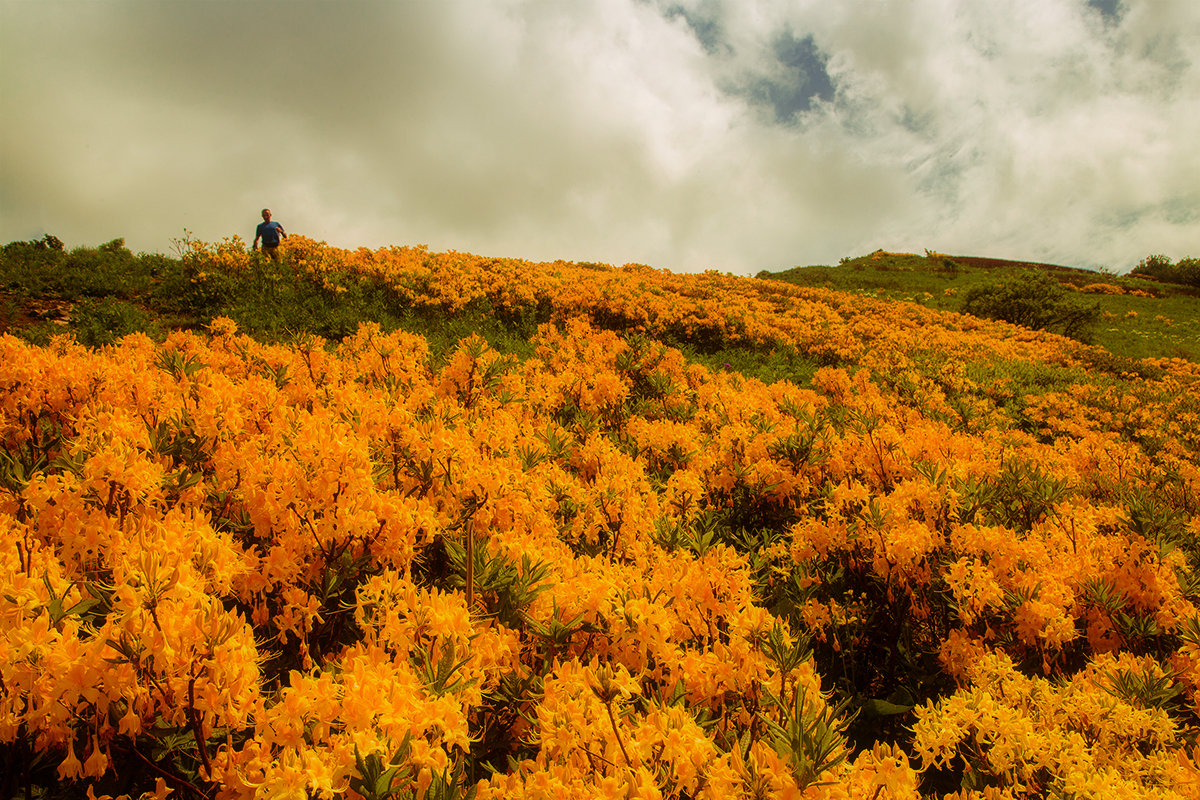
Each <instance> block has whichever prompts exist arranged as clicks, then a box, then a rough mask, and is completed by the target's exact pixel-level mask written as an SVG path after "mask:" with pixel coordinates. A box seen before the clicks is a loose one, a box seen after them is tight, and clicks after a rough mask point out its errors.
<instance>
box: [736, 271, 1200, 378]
mask: <svg viewBox="0 0 1200 800" xmlns="http://www.w3.org/2000/svg"><path fill="white" fill-rule="evenodd" d="M1031 273H1040V274H1049V275H1051V276H1052V277H1053V278H1054V280H1056V281H1057V282H1058V283H1059V284H1061V285H1062V286H1063V287H1064V288H1065V289H1067V290H1068V291H1069V292H1070V293H1072V294H1074V295H1077V296H1078V298H1079V300H1080V302H1087V303H1099V305H1100V324H1098V325H1097V326H1096V328H1095V331H1094V336H1093V338H1092V341H1093V342H1094V343H1095V344H1098V345H1101V346H1103V347H1105V348H1106V349H1108V350H1110V351H1111V352H1113V353H1115V354H1119V355H1122V356H1129V357H1134V358H1146V357H1154V356H1164V355H1165V356H1170V357H1177V358H1186V359H1189V360H1195V359H1197V358H1200V345H1198V344H1197V342H1200V291H1197V290H1196V289H1195V288H1193V287H1190V286H1184V285H1179V284H1174V283H1168V282H1164V281H1161V280H1155V279H1154V278H1152V277H1150V276H1147V275H1136V274H1127V275H1116V274H1112V273H1105V272H1097V271H1095V270H1089V269H1083V268H1079V267H1069V266H1063V265H1061V264H1047V263H1041V262H1034V261H1017V260H1012V259H1003V258H991V257H984V256H965V255H948V254H945V253H934V252H928V253H926V254H925V255H918V254H916V253H895V252H889V251H885V250H876V251H875V252H873V253H869V254H867V255H864V256H858V257H854V258H846V259H842V262H841V263H840V264H838V265H837V266H827V265H813V266H805V267H794V268H792V269H788V270H783V271H780V272H766V271H764V272H760V273H758V275H757V277H758V278H759V279H762V280H775V281H783V282H786V283H791V284H795V285H799V286H809V287H813V288H822V289H835V290H837V291H842V292H850V293H854V294H859V295H865V296H869V297H873V298H877V299H885V300H897V301H907V302H914V303H919V304H921V305H923V306H925V307H927V308H936V309H940V310H944V311H962V310H963V298H964V296H965V295H967V294H968V293H969V292H970V291H971V290H973V289H979V288H981V287H988V286H992V285H995V284H998V283H1001V282H1003V281H1007V280H1013V279H1016V278H1018V277H1020V276H1022V275H1027V274H1031Z"/></svg>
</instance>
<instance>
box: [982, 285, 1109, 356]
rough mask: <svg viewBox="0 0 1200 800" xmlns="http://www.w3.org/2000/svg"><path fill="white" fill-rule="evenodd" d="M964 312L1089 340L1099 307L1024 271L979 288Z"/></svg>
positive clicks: (1098, 314) (1097, 317) (1098, 315)
mask: <svg viewBox="0 0 1200 800" xmlns="http://www.w3.org/2000/svg"><path fill="white" fill-rule="evenodd" d="M963 311H965V312H966V313H968V314H973V315H974V316H977V317H987V318H989V319H998V320H1003V321H1004V322H1011V323H1012V324H1014V325H1023V326H1024V327H1026V328H1033V329H1035V330H1044V331H1050V332H1051V333H1058V334H1062V335H1063V336H1070V337H1071V338H1073V339H1079V340H1080V341H1087V340H1088V339H1089V338H1090V336H1091V332H1092V327H1093V326H1094V325H1095V323H1096V321H1097V320H1098V319H1099V318H1100V305H1099V304H1098V303H1097V304H1095V305H1081V304H1080V303H1077V302H1075V301H1074V300H1072V299H1071V298H1070V297H1068V296H1067V292H1066V290H1065V289H1063V287H1062V286H1061V285H1060V284H1059V283H1058V281H1056V280H1054V278H1052V277H1050V276H1049V275H1047V274H1046V273H1044V272H1023V273H1020V274H1019V275H1017V276H1016V277H1014V278H1011V279H1009V280H1005V281H1003V282H1001V283H995V284H990V285H987V286H977V287H975V288H973V289H971V290H970V291H968V292H967V293H966V295H965V296H964V297H963Z"/></svg>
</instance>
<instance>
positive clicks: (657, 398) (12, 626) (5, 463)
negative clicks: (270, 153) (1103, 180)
mask: <svg viewBox="0 0 1200 800" xmlns="http://www.w3.org/2000/svg"><path fill="white" fill-rule="evenodd" d="M288 242H289V243H290V244H291V247H290V249H289V254H288V258H289V263H291V264H292V265H293V266H294V268H296V269H297V270H300V271H301V272H303V273H304V274H305V275H306V276H308V278H309V279H311V280H313V281H316V282H319V283H321V284H323V285H324V286H326V287H327V288H329V289H330V291H333V292H336V291H337V290H338V287H339V286H343V285H345V283H346V282H347V281H350V280H359V279H361V278H363V277H364V276H367V277H370V278H371V279H373V280H378V281H382V282H384V283H385V284H387V285H388V286H390V287H393V288H394V290H395V291H396V292H397V294H398V296H399V297H401V298H402V299H403V301H404V302H406V303H409V304H413V305H420V306H426V307H430V308H434V309H443V310H444V311H445V312H446V313H448V314H449V313H456V312H458V311H460V310H462V309H464V308H468V307H474V308H479V307H486V308H487V309H488V310H489V312H490V313H494V314H496V315H497V316H499V317H502V318H506V317H507V318H533V319H536V320H537V321H538V322H540V323H541V324H540V326H539V327H538V334H537V338H536V342H535V344H536V355H535V356H534V357H531V358H528V359H525V360H524V361H518V360H517V359H515V358H512V357H510V356H504V355H501V354H499V353H497V352H495V351H494V350H492V349H491V348H490V347H489V346H488V345H487V343H486V342H485V341H484V340H483V339H480V338H478V337H472V338H469V339H465V340H463V341H462V342H460V344H459V346H458V348H457V350H455V351H454V352H453V353H452V354H451V356H450V358H449V359H448V360H447V361H446V363H445V364H444V365H442V364H438V365H435V364H434V361H433V360H432V359H431V358H430V355H429V351H428V345H427V342H426V341H425V340H424V339H422V338H421V337H419V336H415V335H412V334H408V333H402V332H391V333H389V332H385V331H382V330H380V328H379V327H378V326H374V325H364V326H363V327H361V328H360V329H359V330H358V332H357V334H356V335H354V336H352V337H349V338H347V339H346V340H344V341H342V342H340V343H337V344H336V345H335V344H331V343H328V342H325V341H322V340H320V339H317V338H314V337H308V338H302V339H301V340H299V341H296V342H294V343H292V344H289V345H286V346H285V345H266V344H262V343H259V342H256V341H255V340H253V339H251V338H249V337H246V336H242V335H239V334H238V332H237V330H236V325H235V324H233V323H232V322H231V321H230V320H228V319H224V318H219V319H216V320H214V321H213V322H212V325H211V326H210V330H209V331H208V332H206V333H185V332H180V333H175V334H172V335H170V336H169V337H168V338H167V339H166V341H165V342H163V343H161V344H155V343H154V342H152V341H151V340H150V339H148V338H146V337H145V336H141V335H133V336H129V337H126V338H125V339H123V340H122V341H120V342H119V343H118V344H116V345H114V346H111V347H106V348H102V349H99V350H90V349H86V348H83V347H80V346H78V345H76V344H74V343H73V342H72V341H70V340H69V339H65V338H64V339H58V340H55V341H54V342H53V343H52V344H51V346H49V347H46V348H38V347H32V346H29V345H26V344H23V343H21V342H19V341H18V340H16V339H14V338H11V337H5V338H0V444H2V447H3V449H2V450H0V747H3V751H2V753H3V758H4V759H5V761H4V763H3V764H0V768H2V769H3V770H6V771H7V772H8V776H9V777H8V778H7V781H8V782H7V783H6V784H5V785H4V787H0V788H7V789H8V790H9V791H12V792H17V791H20V792H24V791H26V790H28V791H30V792H31V793H33V792H39V793H40V792H45V795H44V796H51V797H53V796H64V797H69V796H82V795H83V794H84V793H85V792H86V793H88V796H96V797H102V796H105V795H109V796H113V797H116V796H121V795H128V796H130V797H134V798H136V797H139V796H142V795H143V793H145V795H146V796H157V797H169V796H178V797H189V796H192V797H205V798H212V799H213V800H215V799H216V798H251V797H261V798H310V797H311V798H333V797H351V798H354V797H366V798H385V797H400V798H403V797H429V798H448V797H466V796H469V795H471V794H474V796H475V797H477V798H510V797H511V798H523V797H527V798H549V797H622V798H624V797H645V798H698V797H706V798H723V797H811V798H843V797H864V798H878V799H879V800H883V799H884V798H912V797H918V796H947V795H950V796H957V797H964V798H965V797H980V798H984V797H986V798H1017V797H1043V796H1054V797H1069V798H1084V797H1095V798H1101V797H1103V798H1124V797H1130V798H1135V797H1138V798H1140V797H1162V798H1168V797H1200V761H1198V759H1200V751H1198V750H1197V749H1196V743H1197V736H1198V734H1200V706H1198V705H1197V703H1198V702H1200V697H1198V696H1197V691H1198V690H1200V612H1198V608H1197V603H1198V602H1200V572H1198V571H1197V568H1198V567H1200V501H1198V499H1197V498H1198V497H1200V367H1198V366H1197V365H1196V364H1193V363H1190V362H1184V361H1180V360H1168V359H1163V360H1157V361H1139V362H1123V361H1120V360H1117V359H1113V358H1111V357H1110V356H1108V355H1107V354H1106V353H1104V352H1103V351H1100V350H1097V349H1095V348H1089V347H1086V346H1084V345H1081V344H1079V343H1077V342H1074V341H1071V340H1067V339H1063V338H1059V337H1056V336H1053V335H1050V334H1040V333H1031V332H1029V331H1025V330H1022V329H1018V328H1015V327H1012V326H1007V325H1004V324H1001V323H991V322H984V321H980V320H977V319H974V318H971V317H965V316H960V315H954V314H942V313H937V312H934V311H931V310H928V309H925V308H923V307H921V306H918V305H914V304H894V303H884V302H878V303H876V302H871V301H868V300H864V299H863V298H860V297H851V296H849V295H843V294H838V293H834V292H822V291H817V290H811V289H800V288H797V287H793V286H789V285H787V284H782V283H773V282H769V281H760V280H749V279H745V278H736V277H732V276H726V275H720V274H717V273H706V274H703V275H675V274H671V273H668V272H663V271H658V270H653V269H651V268H648V267H644V266H638V265H627V266H626V267H622V268H611V267H606V266H603V265H579V264H567V263H554V264H533V263H528V262H522V261H516V260H501V259H485V258H480V257H477V256H471V255H467V254H460V253H430V252H428V251H426V250H424V249H422V248H388V249H382V250H375V251H369V250H359V251H355V252H351V251H344V250H338V249H336V248H331V247H327V246H324V245H322V244H319V243H316V242H312V241H309V240H304V239H302V238H300V237H292V238H289V240H288ZM189 257H190V258H192V259H194V260H195V261H196V263H198V264H203V265H204V267H205V269H206V270H209V271H212V272H219V271H221V270H239V269H246V268H247V267H248V263H249V256H248V255H247V254H246V253H245V250H244V247H242V246H241V244H240V243H239V242H236V241H234V242H228V243H225V244H223V245H204V244H200V243H197V244H196V245H195V249H194V251H193V252H192V253H191V254H189ZM197 279H198V280H203V279H204V273H203V272H200V273H199V277H198V278H197ZM664 339H670V340H676V341H688V342H692V343H695V344H696V345H697V346H699V347H704V346H708V345H712V344H714V343H724V344H728V343H735V344H740V345H744V346H746V347H752V348H759V349H762V350H764V351H770V350H788V351H794V352H796V353H800V354H803V355H804V356H805V357H807V358H811V359H814V360H816V361H817V362H818V363H821V364H824V365H825V366H823V367H822V368H821V369H819V370H818V371H817V372H816V375H815V377H813V379H812V381H811V384H806V385H804V386H801V385H797V384H793V383H789V382H780V383H775V384H771V385H767V384H764V383H762V382H760V381H757V380H755V379H752V378H747V377H744V376H742V375H740V374H738V373H736V372H731V371H722V372H713V371H710V370H708V369H707V368H705V367H702V366H699V365H696V364H689V363H688V362H687V361H686V360H685V359H684V358H683V356H682V355H681V354H680V353H679V352H678V351H677V350H674V349H671V348H669V347H667V346H665V345H664V344H662V340H664ZM47 776H51V777H49V778H48V777H47Z"/></svg>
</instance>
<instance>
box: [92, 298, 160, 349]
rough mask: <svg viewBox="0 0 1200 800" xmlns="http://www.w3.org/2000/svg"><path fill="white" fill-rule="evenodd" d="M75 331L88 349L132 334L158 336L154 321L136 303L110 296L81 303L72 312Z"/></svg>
mask: <svg viewBox="0 0 1200 800" xmlns="http://www.w3.org/2000/svg"><path fill="white" fill-rule="evenodd" d="M71 330H72V331H74V332H75V338H76V340H77V341H78V342H79V343H80V344H82V345H86V346H88V347H99V346H101V345H105V344H111V343H112V342H115V341H116V340H117V339H120V338H121V337H122V336H125V335H127V334H130V333H137V332H142V333H147V334H151V335H153V334H155V333H157V331H158V325H157V324H156V323H155V321H154V318H153V317H151V316H150V315H149V314H147V313H146V312H145V311H142V310H141V309H140V308H138V307H137V306H135V305H133V304H132V303H128V302H126V301H124V300H118V299H115V298H112V297H106V298H104V299H102V300H90V299H84V300H80V301H79V302H78V303H76V304H75V308H74V310H73V311H72V312H71Z"/></svg>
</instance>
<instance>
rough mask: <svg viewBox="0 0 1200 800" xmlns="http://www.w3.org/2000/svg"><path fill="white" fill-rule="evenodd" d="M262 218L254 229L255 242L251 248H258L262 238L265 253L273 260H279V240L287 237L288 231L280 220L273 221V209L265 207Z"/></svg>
mask: <svg viewBox="0 0 1200 800" xmlns="http://www.w3.org/2000/svg"><path fill="white" fill-rule="evenodd" d="M262 218H263V221H262V222H260V223H259V224H258V227H257V228H256V229H255V230H254V244H252V245H250V249H251V250H257V249H258V240H259V239H262V249H263V253H265V254H266V256H267V258H269V259H271V260H272V261H278V260H279V240H280V239H286V238H287V231H285V230H284V229H283V226H282V225H280V224H279V223H278V222H272V221H271V209H269V208H264V209H263V210H262Z"/></svg>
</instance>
